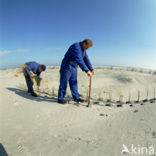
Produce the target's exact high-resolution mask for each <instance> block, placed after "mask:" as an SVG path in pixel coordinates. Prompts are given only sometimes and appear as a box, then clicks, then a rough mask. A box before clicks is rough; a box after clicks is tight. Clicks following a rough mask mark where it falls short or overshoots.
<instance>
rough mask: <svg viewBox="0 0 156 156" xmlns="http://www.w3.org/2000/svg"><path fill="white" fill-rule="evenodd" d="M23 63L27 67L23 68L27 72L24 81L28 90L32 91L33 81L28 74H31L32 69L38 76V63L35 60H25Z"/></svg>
mask: <svg viewBox="0 0 156 156" xmlns="http://www.w3.org/2000/svg"><path fill="white" fill-rule="evenodd" d="M25 64H26V65H27V67H26V68H25V70H26V72H27V75H26V76H25V81H26V84H27V87H28V92H30V93H33V92H34V90H33V82H32V80H31V78H30V75H31V73H30V71H32V72H33V73H34V74H36V75H37V76H40V74H41V73H40V72H38V68H39V66H40V64H39V63H37V62H27V63H25Z"/></svg>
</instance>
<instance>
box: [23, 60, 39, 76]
mask: <svg viewBox="0 0 156 156" xmlns="http://www.w3.org/2000/svg"><path fill="white" fill-rule="evenodd" d="M25 64H26V65H27V67H26V68H25V70H26V72H27V74H28V75H29V76H30V75H31V73H30V70H31V71H32V72H33V73H34V74H36V75H37V76H40V74H41V73H40V72H38V67H39V66H40V64H39V63H37V62H34V61H33V62H27V63H25Z"/></svg>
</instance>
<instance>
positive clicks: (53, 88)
mask: <svg viewBox="0 0 156 156" xmlns="http://www.w3.org/2000/svg"><path fill="white" fill-rule="evenodd" d="M55 88H56V83H55V82H53V83H52V96H55Z"/></svg>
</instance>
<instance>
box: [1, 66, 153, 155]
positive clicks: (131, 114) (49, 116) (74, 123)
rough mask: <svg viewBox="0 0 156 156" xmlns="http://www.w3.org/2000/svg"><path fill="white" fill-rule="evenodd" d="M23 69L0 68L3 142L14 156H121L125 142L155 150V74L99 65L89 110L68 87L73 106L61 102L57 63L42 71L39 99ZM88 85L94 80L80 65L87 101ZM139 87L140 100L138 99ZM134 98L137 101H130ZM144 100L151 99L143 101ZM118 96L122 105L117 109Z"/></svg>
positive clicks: (82, 92) (81, 84)
mask: <svg viewBox="0 0 156 156" xmlns="http://www.w3.org/2000/svg"><path fill="white" fill-rule="evenodd" d="M19 71H20V70H19V68H12V69H11V68H10V69H1V70H0V88H1V89H0V144H2V145H3V147H4V149H5V151H6V152H7V153H8V155H9V156H120V155H125V154H124V153H123V154H121V152H122V150H123V144H124V145H126V146H127V147H128V148H129V149H130V147H131V145H132V144H133V145H134V146H135V147H138V149H139V148H141V147H147V148H148V150H149V147H153V148H154V150H155V151H154V152H155V154H156V122H155V120H156V102H155V100H153V101H152V102H151V101H150V99H152V98H154V88H155V86H156V76H155V75H153V74H151V73H150V72H144V71H140V70H137V69H136V70H130V71H128V69H122V68H121V69H118V68H114V69H108V68H107V67H105V68H104V67H96V69H95V71H96V75H95V76H94V77H93V79H92V92H91V104H92V107H91V108H88V107H87V102H85V103H82V104H77V103H75V102H74V101H72V98H71V93H70V90H69V87H68V90H67V92H68V93H67V94H68V97H67V100H68V104H66V105H61V104H58V103H57V92H58V86H59V68H58V67H48V69H47V70H46V72H44V73H43V74H42V75H41V77H42V78H43V80H42V82H41V94H40V96H39V97H37V98H35V97H32V96H30V94H28V93H27V89H26V84H25V79H24V77H23V74H22V73H20V72H19ZM88 83H89V78H88V77H87V75H86V74H85V73H84V72H82V71H81V70H80V69H79V70H78V86H79V93H80V94H81V96H82V98H84V99H86V98H87V97H86V95H87V87H88ZM138 91H139V93H140V94H139V95H140V98H139V102H138V103H134V101H137V99H138ZM52 92H53V93H52ZM121 97H122V98H121ZM129 99H130V101H131V102H132V104H133V105H131V104H126V101H128V100H129ZM145 99H147V102H142V100H145ZM107 100H111V102H106V101H107ZM119 100H121V102H122V103H123V105H122V107H117V104H118V103H117V101H119ZM106 104H111V106H106ZM148 152H150V151H148ZM126 155H132V154H130V153H129V154H128V153H126ZM133 155H138V154H133ZM142 155H146V153H144V154H142ZM147 155H150V154H149V153H148V154H147ZM153 156H154V154H153Z"/></svg>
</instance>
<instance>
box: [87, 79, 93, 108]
mask: <svg viewBox="0 0 156 156" xmlns="http://www.w3.org/2000/svg"><path fill="white" fill-rule="evenodd" d="M91 87H92V76H90V77H89V96H88V107H91V104H90V97H91Z"/></svg>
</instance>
